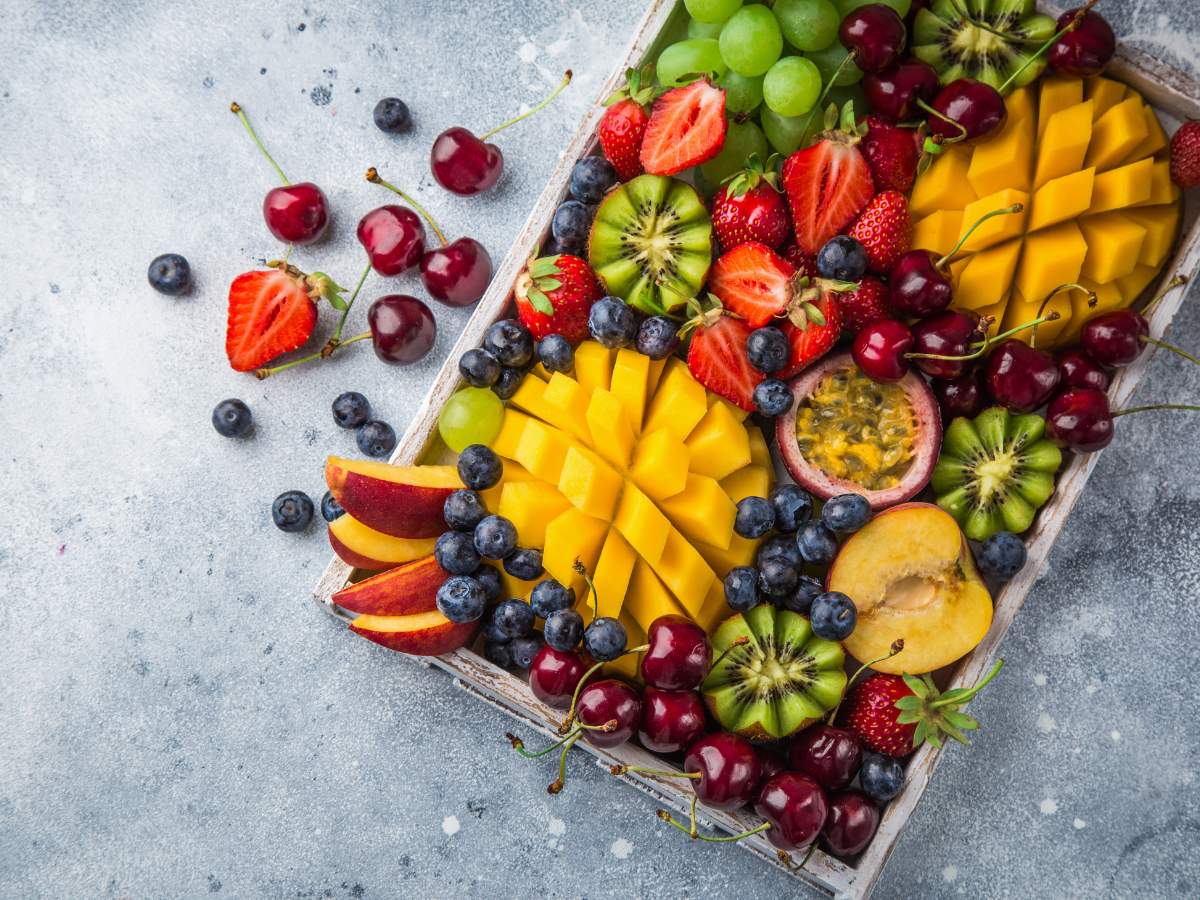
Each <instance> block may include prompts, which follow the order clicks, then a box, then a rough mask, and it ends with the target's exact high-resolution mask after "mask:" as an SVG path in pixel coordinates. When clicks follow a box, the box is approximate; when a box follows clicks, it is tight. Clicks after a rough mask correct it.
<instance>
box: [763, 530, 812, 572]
mask: <svg viewBox="0 0 1200 900" xmlns="http://www.w3.org/2000/svg"><path fill="white" fill-rule="evenodd" d="M772 556H778V557H780V558H782V559H785V560H787V561H788V562H789V563H790V564H791V565H792V566H794V567H795V568H797V569H799V568H801V567H802V566H803V565H804V557H803V556H801V555H800V548H799V547H797V546H796V539H795V537H793V536H792V535H790V534H777V535H775V536H774V537H769V538H767V539H766V540H765V541H763V542H762V545H761V546H760V547H759V548H758V553H757V554H756V556H755V562H756V564H757V565H760V566H761V565H762V561H763V560H764V559H770V558H771V557H772Z"/></svg>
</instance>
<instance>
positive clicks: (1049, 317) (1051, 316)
mask: <svg viewBox="0 0 1200 900" xmlns="http://www.w3.org/2000/svg"><path fill="white" fill-rule="evenodd" d="M1061 318H1062V316H1060V315H1059V314H1058V313H1056V312H1055V311H1054V310H1051V311H1050V312H1048V313H1046V314H1045V315H1044V316H1040V317H1039V318H1036V319H1034V320H1033V321H1032V322H1026V323H1025V324H1024V325H1018V326H1017V327H1016V328H1010V329H1008V331H1002V332H1000V334H997V335H996V336H994V337H988V338H984V339H983V340H982V341H980V342H979V344H978V346H976V347H975V349H974V350H973V351H971V352H970V353H968V354H966V355H965V356H944V355H942V354H940V353H905V354H904V356H905V358H906V359H944V360H948V361H951V362H966V361H967V360H969V359H978V358H979V357H980V356H983V353H984V351H985V350H987V348H988V347H990V346H991V345H992V344H996V343H999V342H1000V341H1002V340H1004V339H1005V338H1007V337H1012V336H1013V335H1014V334H1016V333H1017V332H1018V331H1024V330H1025V329H1026V328H1036V327H1037V326H1039V325H1041V324H1042V323H1043V322H1057V321H1058V320H1059V319H1061Z"/></svg>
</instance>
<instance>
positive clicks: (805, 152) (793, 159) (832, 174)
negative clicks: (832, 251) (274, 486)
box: [783, 131, 875, 255]
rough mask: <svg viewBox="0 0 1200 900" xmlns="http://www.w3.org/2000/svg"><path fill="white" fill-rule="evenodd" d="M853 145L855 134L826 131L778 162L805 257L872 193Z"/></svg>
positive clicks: (864, 164) (866, 171) (851, 218)
mask: <svg viewBox="0 0 1200 900" xmlns="http://www.w3.org/2000/svg"><path fill="white" fill-rule="evenodd" d="M857 142H858V138H857V137H855V136H854V135H850V134H846V133H844V132H840V131H835V132H828V133H826V136H825V137H823V138H822V139H821V140H819V141H817V143H815V144H813V145H812V146H811V147H805V148H804V149H802V150H797V151H796V152H795V153H793V154H792V155H791V156H789V157H788V158H787V162H785V163H784V164H783V189H784V190H785V191H786V192H787V196H788V204H789V205H790V206H791V209H792V226H793V228H794V229H795V232H796V244H797V245H798V246H799V247H800V250H801V251H802V252H804V253H808V254H811V255H815V254H816V252H817V251H818V250H820V249H821V247H822V246H823V245H824V244H825V242H826V241H827V240H829V239H830V238H831V237H833V236H834V235H835V234H837V233H838V232H839V231H841V230H842V229H843V228H845V227H846V226H847V225H849V224H850V223H851V222H852V221H854V217H855V216H857V215H858V214H859V213H860V212H862V209H863V207H864V206H866V205H867V203H868V202H869V201H870V199H871V197H872V196H874V194H875V189H874V186H873V184H872V182H871V169H870V167H868V165H867V161H866V159H865V158H864V157H863V155H862V153H861V151H860V150H859V149H858V147H857V146H856V144H857Z"/></svg>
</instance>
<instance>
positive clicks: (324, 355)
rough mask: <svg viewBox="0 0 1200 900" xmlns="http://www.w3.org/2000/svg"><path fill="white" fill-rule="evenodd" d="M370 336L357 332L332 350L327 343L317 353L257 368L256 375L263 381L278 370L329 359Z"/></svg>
mask: <svg viewBox="0 0 1200 900" xmlns="http://www.w3.org/2000/svg"><path fill="white" fill-rule="evenodd" d="M370 336H371V332H369V331H364V332H363V333H362V334H356V335H355V336H354V337H351V338H346V339H345V340H344V341H340V342H339V343H338V344H336V345H335V346H334V347H333V349H332V350H330V349H329V347H328V345H327V346H325V347H322V348H321V349H320V350H318V351H317V352H316V353H310V354H309V355H308V356H302V357H300V358H299V359H293V360H291V361H289V362H285V363H280V364H279V365H277V366H272V367H271V368H269V369H255V370H254V377H255V378H257V379H258V380H259V381H262V380H263V379H264V378H270V377H271V376H272V375H274V374H276V373H277V372H282V371H283V370H284V369H290V368H292V367H294V366H299V365H303V364H304V363H308V362H315V361H316V360H318V359H328V358H329V357H330V356H332V355H333V354H334V352H336V351H338V350H340V349H342V348H343V347H347V346H349V345H350V344H354V343H357V342H358V341H365V340H367V339H368V338H369V337H370ZM326 351H328V352H326Z"/></svg>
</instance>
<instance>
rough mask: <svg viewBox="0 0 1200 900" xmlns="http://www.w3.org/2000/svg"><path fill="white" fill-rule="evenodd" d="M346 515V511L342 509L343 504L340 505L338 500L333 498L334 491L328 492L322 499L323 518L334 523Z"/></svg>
mask: <svg viewBox="0 0 1200 900" xmlns="http://www.w3.org/2000/svg"><path fill="white" fill-rule="evenodd" d="M345 514H346V511H345V510H344V509H342V504H340V503H338V502H337V498H336V497H334V496H333V491H326V492H325V496H324V497H322V498H321V518H322V519H324V520H325V521H326V522H332V521H333V520H334V519H340V518H341V517H342V516H344V515H345Z"/></svg>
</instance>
